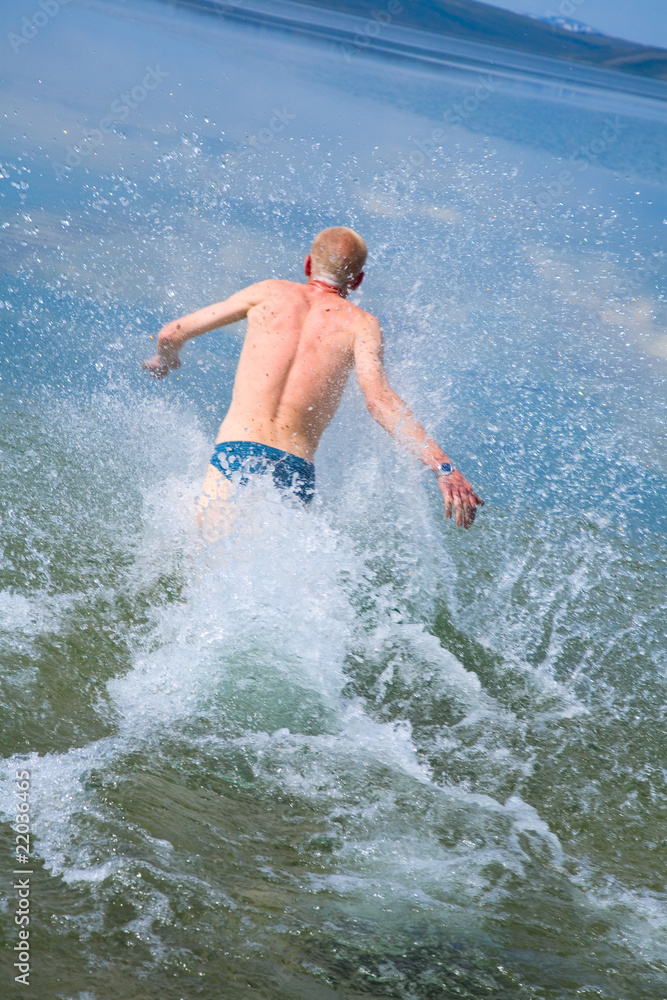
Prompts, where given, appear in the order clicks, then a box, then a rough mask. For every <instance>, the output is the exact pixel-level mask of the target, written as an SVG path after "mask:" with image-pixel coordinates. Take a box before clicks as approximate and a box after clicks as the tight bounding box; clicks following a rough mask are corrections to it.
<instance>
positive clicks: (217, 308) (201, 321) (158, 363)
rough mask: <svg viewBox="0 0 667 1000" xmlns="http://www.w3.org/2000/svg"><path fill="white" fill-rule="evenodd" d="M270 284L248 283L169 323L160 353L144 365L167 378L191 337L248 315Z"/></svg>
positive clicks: (161, 337) (159, 344)
mask: <svg viewBox="0 0 667 1000" xmlns="http://www.w3.org/2000/svg"><path fill="white" fill-rule="evenodd" d="M267 284H268V282H266V281H259V282H257V284H255V285H248V287H247V288H242V289H241V291H240V292H236V293H235V294H234V295H231V296H230V297H229V298H228V299H225V300H224V301H223V302H215V303H214V304H213V305H210V306H205V307H204V308H203V309H198V310H197V312H193V313H190V314H189V315H188V316H182V317H181V318H180V319H175V320H172V322H171V323H167V325H166V326H163V327H162V329H161V330H160V332H159V334H158V338H157V354H154V355H153V357H152V358H149V359H148V360H147V361H144V363H143V365H142V366H141V367H142V368H143V369H144V370H145V371H147V372H148V373H149V374H150V375H152V376H153V377H154V378H164V376H165V375H167V374H168V373H169V372H170V371H173V370H174V369H175V368H178V367H179V366H180V364H181V361H180V358H179V356H178V355H179V352H180V350H181V348H182V347H183V345H184V344H185V343H187V341H188V340H191V339H192V338H193V337H200V336H201V335H202V334H203V333H209V331H211V330H216V329H217V328H218V327H220V326H227V324H228V323H236V322H237V321H238V320H240V319H244V318H245V317H246V316H247V314H248V310H250V309H252V307H253V306H256V305H259V303H260V302H261V301H262V299H263V298H264V296H265V294H266V291H267V288H266V285H267Z"/></svg>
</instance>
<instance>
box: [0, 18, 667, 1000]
mask: <svg viewBox="0 0 667 1000" xmlns="http://www.w3.org/2000/svg"><path fill="white" fill-rule="evenodd" d="M24 14H25V9H24V5H22V4H18V3H17V4H13V5H12V4H10V5H8V6H7V7H6V8H5V11H3V16H4V18H5V19H6V22H7V26H6V29H5V33H4V34H6V32H7V31H12V30H14V27H13V25H14V24H15V23H16V24H17V25H19V26H20V23H21V17H22V16H23V15H24ZM3 37H4V35H3ZM10 51H11V50H10V48H9V47H8V46H5V52H6V54H7V53H9V52H10ZM149 71H150V72H152V74H153V75H152V76H150V77H149V79H148V80H147V83H148V84H149V85H152V84H155V86H154V88H153V89H150V88H149V86H144V80H145V78H146V75H147V73H149ZM165 74H167V75H165ZM566 75H567V74H565V71H564V76H566ZM600 79H602V78H600ZM2 88H3V103H4V105H5V108H6V112H5V115H6V116H5V118H4V119H3V128H2V133H0V143H1V144H2V146H1V149H0V158H1V162H2V175H3V179H2V180H1V181H0V192H1V193H2V198H1V201H0V205H1V206H2V221H1V222H0V225H2V227H3V228H2V229H0V265H1V271H2V273H1V276H0V281H1V283H2V284H1V286H0V300H2V303H3V308H2V310H1V311H0V321H1V323H2V327H1V334H0V336H1V341H0V343H1V347H2V350H1V351H0V356H1V357H0V360H1V364H2V370H1V371H0V374H1V375H2V383H1V387H2V409H1V424H0V434H1V440H2V443H1V445H0V448H1V450H2V455H1V456H0V457H1V458H2V465H1V472H0V475H1V489H0V501H1V502H2V505H3V506H2V529H1V533H2V556H1V557H0V558H1V561H0V576H1V579H0V588H1V589H0V642H1V646H0V648H1V651H2V668H1V674H0V683H1V685H2V688H1V690H2V698H1V707H2V724H1V726H0V733H1V737H0V739H1V740H2V751H3V754H4V756H5V757H6V758H7V764H6V769H5V772H4V774H5V775H6V777H7V780H6V781H5V782H4V783H3V791H2V799H1V803H2V814H3V819H4V820H5V822H4V823H3V824H2V843H1V845H0V847H1V852H2V856H3V857H4V858H5V869H6V872H7V884H8V885H9V879H10V877H11V876H10V874H9V873H10V871H11V867H12V852H13V846H14V839H15V832H14V830H13V829H12V823H11V817H12V816H13V813H14V804H13V801H14V800H13V798H12V789H13V784H12V781H11V779H12V778H13V774H14V771H15V769H16V767H17V766H27V767H29V768H30V770H31V773H32V789H31V801H32V806H33V813H34V820H33V830H34V838H35V841H34V848H35V860H34V868H35V872H36V874H35V875H34V877H33V880H32V896H31V901H32V906H33V914H34V923H33V932H34V937H33V949H34V950H33V959H32V976H31V983H32V987H33V994H34V995H35V996H37V997H39V998H40V1000H41V998H42V997H44V998H46V997H63V998H65V997H67V998H77V1000H90V998H95V1000H116V998H122V997H131V998H133V1000H144V998H146V1000H148V998H150V1000H154V998H155V1000H158V998H159V1000H172V998H173V1000H178V998H188V1000H189V998H194V997H201V998H205V1000H218V998H221V997H224V998H230V1000H231V998H233V1000H236V998H238V997H243V996H259V997H263V998H272V1000H273V998H283V997H284V998H287V997H289V998H294V997H298V998H301V997H303V998H334V997H345V998H356V997H361V996H377V997H392V998H401V1000H403V998H405V1000H408V998H410V1000H412V998H414V997H418V998H420V1000H421V998H429V1000H431V998H438V1000H439V998H450V997H454V996H456V997H465V998H478V997H479V998H481V997H494V998H496V997H499V998H500V997H507V998H510V997H511V998H521V1000H524V998H531V1000H532V998H535V1000H537V998H540V1000H542V998H549V1000H551V998H553V1000H556V998H557V1000H561V998H567V1000H569V998H574V997H584V998H586V1000H588V998H594V997H595V998H598V997H605V998H614V1000H621V998H623V1000H655V998H662V997H665V996H667V965H666V964H665V963H666V960H667V899H666V896H665V883H664V872H665V848H666V846H667V842H666V840H665V829H666V827H665V820H666V819H667V787H666V775H667V771H666V767H667V760H666V753H667V740H666V738H665V701H666V699H665V695H666V690H665V689H666V686H667V685H666V680H665V668H666V666H667V654H666V642H665V610H666V596H665V581H666V569H667V540H666V535H667V510H666V505H665V492H664V486H665V474H666V472H667V449H666V446H665V411H666V406H665V372H666V368H665V366H666V365H667V310H666V309H665V301H664V292H665V277H666V274H667V267H666V265H665V255H664V237H665V233H666V232H667V230H666V229H665V224H666V222H665V220H667V196H666V191H665V183H666V179H667V177H666V171H667V159H666V152H667V143H666V141H665V118H666V117H667V116H666V114H665V106H664V104H660V103H659V102H658V101H652V100H648V99H642V98H640V97H632V96H630V95H629V94H624V93H622V92H619V91H615V92H610V91H608V90H605V89H604V88H603V87H600V88H597V89H596V88H593V87H590V86H588V87H584V86H581V87H577V86H576V85H573V84H572V81H571V79H568V81H567V82H563V81H561V82H559V81H558V80H555V81H550V80H549V79H547V78H546V77H541V78H536V77H535V76H525V77H521V76H520V75H517V74H506V73H503V72H502V71H501V70H500V69H498V67H486V68H485V67H484V66H483V65H481V64H480V65H479V66H473V67H471V68H470V69H468V70H465V69H463V68H459V69H457V70H454V69H452V68H447V67H446V66H442V65H440V66H437V65H435V64H426V63H419V62H416V61H412V62H411V61H409V60H404V61H401V60H394V61H390V60H389V59H383V58H382V57H380V56H379V55H376V56H374V55H372V54H371V53H370V52H368V51H366V50H365V49H364V50H362V49H361V48H358V49H357V48H354V46H353V47H352V48H351V49H350V48H349V47H348V48H347V49H343V48H342V47H341V46H340V45H338V44H334V43H326V42H322V41H316V40H314V39H309V40H302V39H300V38H299V37H298V36H290V35H288V34H282V33H280V32H278V31H273V30H271V29H269V28H267V27H264V28H262V27H257V26H253V25H243V24H240V23H236V22H234V21H233V20H232V19H230V18H226V19H215V18H209V17H205V16H203V15H200V14H197V13H185V12H181V11H174V10H169V11H165V9H164V8H163V7H162V6H161V5H158V4H151V3H142V4H121V5H112V4H86V5H77V4H70V5H69V6H67V7H63V8H62V9H61V10H60V11H59V13H58V14H57V16H55V17H53V18H52V19H51V20H50V21H49V23H48V24H47V25H45V26H44V27H43V28H42V29H40V31H39V32H38V34H37V35H36V37H34V38H33V39H31V40H30V42H29V44H26V45H24V46H20V47H19V49H18V51H17V52H16V53H11V55H10V56H8V58H7V67H6V68H5V69H3V78H2ZM133 90H134V91H135V93H134V96H133V93H132V92H133ZM142 93H143V96H142ZM124 94H126V95H127V97H124V96H123V95H124ZM128 98H129V99H128ZM466 99H467V103H465V102H466ZM130 102H131V103H132V104H134V105H135V106H134V107H130ZM122 108H125V109H126V112H127V113H125V112H123V111H122V110H121V109H122ZM445 116H447V117H446V118H445ZM105 119H108V120H109V121H111V122H112V124H113V130H112V131H111V132H107V131H103V129H106V128H107V126H106V124H105V125H104V126H103V125H102V122H104V121H105ZM121 119H122V120H121ZM454 119H456V120H454ZM443 121H444V122H445V124H444V125H443ZM92 129H100V135H101V136H102V138H101V139H100V140H99V141H97V137H96V134H95V133H92V135H93V136H94V137H95V138H93V139H87V140H86V139H85V135H86V130H92ZM434 129H443V131H444V132H445V135H444V136H443V137H440V138H438V139H436V140H435V141H434V140H433V138H432V133H433V130H434ZM76 147H78V149H79V151H81V150H82V149H83V150H86V152H85V153H84V154H82V153H81V152H79V153H77V148H76ZM77 156H79V157H80V162H78V161H77ZM68 157H69V161H70V164H71V165H68V162H67V159H68ZM582 162H583V163H585V164H589V165H588V166H586V167H585V169H584V168H582V167H581V164H582ZM563 172H565V174H566V175H567V177H568V178H569V179H565V176H564V173H563ZM559 178H560V179H559ZM338 223H343V224H349V225H352V226H354V227H355V228H356V229H358V230H359V231H360V232H361V233H362V234H363V235H364V236H365V237H366V239H367V242H368V244H369V247H370V251H371V254H370V259H369V264H368V267H367V277H366V280H365V282H364V286H363V292H362V293H361V295H360V296H359V297H358V301H359V302H360V303H361V304H362V305H363V306H364V307H365V308H368V309H370V310H372V311H373V312H375V313H376V314H377V315H378V316H379V317H380V318H381V320H382V322H383V325H384V327H385V331H386V338H387V365H388V368H389V372H390V377H391V379H392V382H393V384H394V385H395V387H396V389H397V390H398V391H399V392H400V393H401V394H402V395H403V396H404V397H405V398H406V399H407V400H408V401H409V402H410V404H411V405H412V407H413V408H414V409H415V411H416V412H417V413H418V414H419V415H420V417H421V418H422V419H423V420H424V422H425V423H426V424H427V426H428V427H429V430H430V431H431V432H432V433H433V434H434V435H435V436H436V437H437V438H438V440H439V441H440V442H441V443H442V445H443V446H444V447H445V448H446V449H447V451H448V453H449V454H450V455H451V456H452V457H453V459H454V460H455V461H456V463H457V464H459V465H460V466H461V468H462V469H463V470H464V472H465V473H466V474H467V475H468V477H469V478H470V479H471V480H472V481H473V483H474V484H475V486H476V488H477V489H478V490H479V491H480V492H481V493H482V495H483V496H484V497H485V498H486V500H487V505H486V507H485V508H484V510H483V512H482V513H481V515H480V517H479V519H478V522H477V523H476V525H475V527H474V529H473V530H472V531H470V532H466V533H459V532H457V531H456V530H455V529H454V528H452V526H451V525H450V524H448V523H446V522H445V521H444V517H443V513H442V510H441V508H440V504H439V503H438V494H437V492H436V490H435V488H434V484H433V482H432V480H431V477H429V476H428V475H426V474H425V473H423V472H421V471H420V469H419V468H415V464H414V462H412V461H411V460H410V459H409V458H406V457H405V456H403V455H402V454H401V453H400V452H399V451H398V450H397V449H396V448H395V447H394V445H393V444H392V442H391V441H390V440H389V439H388V438H387V437H386V436H385V435H384V434H383V432H381V431H380V430H379V429H377V428H376V427H375V425H373V424H372V421H371V420H370V417H369V416H368V415H367V414H366V412H365V410H364V407H363V401H362V399H361V396H360V393H359V390H358V389H357V387H356V386H354V385H351V386H350V390H349V393H348V394H347V396H346V399H345V401H344V404H343V407H342V410H341V412H340V414H339V416H338V417H337V418H336V420H335V422H334V424H333V425H332V427H331V428H330V430H329V431H328V432H327V435H326V436H325V439H324V441H323V444H322V447H321V452H320V454H319V455H318V484H319V498H318V501H317V503H316V504H315V505H314V508H313V509H312V510H310V511H308V512H307V513H303V512H301V511H298V510H292V509H291V508H289V507H288V506H286V505H281V504H278V503H276V501H275V498H273V497H271V496H270V495H269V496H267V495H264V494H262V492H261V491H259V492H257V493H252V494H251V495H250V496H249V498H248V503H247V506H246V507H245V508H244V510H243V512H242V514H241V515H240V517H239V521H238V530H237V531H236V532H235V534H234V535H233V536H231V537H230V538H229V539H227V540H225V541H224V542H223V543H221V544H220V545H219V546H214V547H212V548H211V549H210V550H208V551H202V550H201V548H200V546H199V544H198V541H197V537H196V533H195V532H194V530H193V526H192V518H191V505H192V501H193V498H194V496H195V495H196V493H197V490H198V488H199V484H200V483H201V480H202V478H203V475H204V471H205V468H206V463H207V461H208V457H209V454H210V450H211V442H212V440H213V437H214V434H215V431H216V429H217V425H218V422H219V420H220V418H221V416H222V414H223V413H224V410H225V407H226V405H227V404H228V402H229V398H230V392H231V385H232V379H233V374H234V369H235V364H236V359H237V357H238V353H239V349H240V340H239V339H238V338H237V337H236V336H235V335H234V332H233V331H232V330H226V331H219V332H216V333H213V334H210V335H208V336H207V337H206V338H202V339H201V340H200V341H198V342H196V343H193V344H192V345H190V346H188V348H187V349H186V352H184V357H183V367H182V368H181V369H180V371H179V372H178V374H177V375H175V376H173V377H171V378H170V379H169V380H167V381H166V382H164V383H159V384H154V383H150V382H148V381H147V380H146V379H145V378H143V377H142V375H141V373H140V371H139V363H140V361H141V360H142V358H144V357H145V356H146V355H147V354H148V353H151V352H152V350H153V347H154V341H153V343H151V340H150V339H149V338H150V336H151V335H153V337H154V336H155V334H156V333H157V331H158V329H159V328H160V326H161V325H162V324H163V323H164V322H165V321H166V320H168V319H171V318H173V317H175V316H177V315H180V314H181V313H183V312H185V311H190V310H191V309H194V308H197V307H199V306H200V305H203V304H205V303H207V302H209V301H215V300H217V299H220V298H223V297H225V296H226V295H228V294H229V293H231V292H232V291H233V290H235V289H236V288H238V287H239V286H240V285H242V284H246V283H248V282H250V281H254V280H258V279H260V278H263V277H266V276H269V275H275V276H279V277H284V278H292V279H295V280H298V279H299V277H300V274H301V262H302V259H303V257H304V256H305V253H306V252H307V250H308V245H309V242H310V239H311V238H312V235H313V234H314V233H315V232H316V231H317V230H318V229H320V228H323V227H324V226H327V225H333V224H338ZM12 916H13V898H12V897H11V895H10V896H9V897H8V904H7V906H6V908H5V909H4V910H3V911H2V929H3V937H4V938H5V939H6V941H7V944H8V947H7V949H5V951H4V955H5V958H4V961H5V962H6V966H5V968H4V970H3V972H2V975H3V977H7V979H6V981H7V982H9V981H10V980H9V977H10V975H11V969H10V965H11V961H12V960H11V959H10V958H9V957H8V956H9V954H10V950H11V947H12V945H13V930H14V928H13V923H12ZM14 988H15V989H18V986H17V987H14Z"/></svg>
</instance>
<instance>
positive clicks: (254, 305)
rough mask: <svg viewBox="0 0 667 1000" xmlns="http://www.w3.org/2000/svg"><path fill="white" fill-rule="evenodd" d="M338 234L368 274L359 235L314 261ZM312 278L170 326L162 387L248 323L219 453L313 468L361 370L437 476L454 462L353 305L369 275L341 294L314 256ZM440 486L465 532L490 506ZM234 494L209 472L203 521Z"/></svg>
mask: <svg viewBox="0 0 667 1000" xmlns="http://www.w3.org/2000/svg"><path fill="white" fill-rule="evenodd" d="M328 234H333V236H332V238H331V239H332V240H333V243H332V245H333V246H334V247H335V248H339V247H340V246H342V247H343V251H344V250H345V248H346V247H347V246H349V247H350V259H352V255H353V254H354V252H355V250H356V252H357V258H355V259H358V258H359V249H358V245H357V244H356V243H355V242H354V240H356V241H359V244H361V246H362V247H363V256H362V257H361V258H360V259H361V261H362V265H363V259H365V244H364V243H363V241H362V240H361V237H358V236H357V234H356V233H353V232H352V230H345V229H343V228H342V227H337V228H336V229H332V230H325V231H324V232H323V233H320V234H319V236H318V237H317V238H316V241H315V243H314V244H313V252H314V251H315V250H316V248H318V247H319V250H320V253H321V252H322V247H324V249H325V251H326V249H327V247H328V244H327V242H326V241H327V236H328ZM341 234H342V236H341ZM348 234H351V235H348ZM353 238H354V240H353ZM318 240H319V241H320V242H319V244H318ZM336 241H337V242H336ZM346 259H347V258H346V257H345V253H344V252H343V253H342V256H341V253H340V252H339V253H338V266H339V268H340V267H341V264H340V261H341V260H342V262H343V265H344V264H345V260H346ZM316 263H317V262H316ZM350 266H352V265H350ZM304 270H305V272H306V276H307V277H308V279H309V280H308V282H307V283H306V284H300V283H298V282H293V281H280V280H275V279H271V280H269V281H260V282H258V283H257V284H254V285H250V286H248V287H247V288H244V289H242V290H241V291H240V292H237V293H236V294H235V295H232V296H231V297H230V298H228V299H226V300H225V301H223V302H218V303H216V304H214V305H211V306H207V307H206V308H204V309H200V310H199V311H197V312H195V313H191V314H190V315H189V316H185V317H183V318H182V319H180V320H176V321H174V322H172V323H168V324H167V325H166V326H165V327H164V328H163V329H162V330H161V331H160V333H159V335H158V351H157V354H155V355H154V357H152V358H150V359H149V360H148V361H145V362H144V365H143V367H144V368H145V369H146V370H147V371H148V372H149V373H150V374H151V375H153V376H155V377H157V378H162V377H164V376H165V375H167V374H168V372H169V371H170V370H173V369H175V368H177V367H178V366H179V365H180V359H179V356H178V355H179V351H180V349H181V348H182V346H183V345H184V344H185V343H186V342H187V341H188V340H189V339H191V338H192V337H197V336H200V335H201V334H203V333H207V332H208V331H210V330H213V329H215V328H217V327H220V326H226V325H227V324H229V323H235V322H237V321H238V320H240V319H243V318H245V317H247V320H248V327H247V332H246V335H245V341H244V344H243V349H242V351H241V357H240V359H239V363H238V368H237V371H236V378H235V381H234V389H233V393H232V402H231V405H230V407H229V410H228V411H227V414H226V416H225V418H224V420H223V422H222V424H221V425H220V430H219V431H218V436H217V438H216V444H217V443H220V442H223V441H254V442H257V443H258V444H263V445H269V446H270V447H272V448H278V449H280V450H281V451H285V452H289V453H290V454H292V455H297V456H299V457H300V458H303V459H305V460H306V461H308V462H312V461H313V460H314V458H315V453H316V451H317V446H318V444H319V442H320V439H321V437H322V434H323V433H324V430H325V429H326V427H327V425H328V424H329V423H330V421H331V419H332V417H333V415H334V414H335V412H336V410H337V408H338V405H339V403H340V400H341V397H342V395H343V391H344V389H345V385H346V382H347V379H348V376H349V374H350V372H351V370H352V369H353V368H355V369H356V374H357V378H358V380H359V384H360V386H361V388H362V390H363V392H364V395H365V398H366V403H367V406H368V410H369V412H370V414H371V416H372V417H373V418H374V419H375V420H376V421H377V422H378V423H379V424H380V425H381V426H382V427H384V428H385V430H386V431H388V433H389V434H391V435H392V436H393V437H394V438H396V440H398V441H399V442H400V443H401V444H403V445H404V446H405V447H407V448H408V450H409V451H411V452H412V453H413V454H414V455H415V457H416V458H418V459H419V461H421V462H422V463H423V464H424V465H426V466H428V467H429V468H431V469H433V471H434V472H437V471H438V469H439V466H440V465H441V463H443V462H449V459H448V458H447V455H446V454H445V452H444V451H443V450H442V448H440V446H439V445H438V444H437V443H436V442H435V441H434V440H433V439H432V438H430V437H429V436H428V435H427V433H426V431H425V430H424V428H423V427H422V425H421V424H420V423H419V422H418V421H417V420H416V419H415V417H414V416H413V415H412V413H411V412H410V410H409V409H408V407H407V406H406V404H405V403H404V402H403V400H402V399H400V397H399V396H397V395H396V393H395V392H394V391H393V389H392V388H391V386H390V385H389V381H388V379H387V375H386V372H385V369H384V364H383V361H382V331H381V329H380V324H379V323H378V321H377V319H376V318H375V317H374V316H372V315H371V314H370V313H367V312H365V311H364V310H363V309H360V308H359V307H358V306H356V305H353V304H352V303H350V302H348V301H347V300H346V295H347V294H348V292H349V291H350V290H351V289H352V288H356V287H357V286H358V285H359V284H360V283H361V280H362V278H363V271H362V270H361V269H360V268H359V269H358V270H357V272H356V273H355V274H353V275H352V276H349V275H347V276H346V277H344V278H343V280H341V283H340V284H338V285H336V284H334V283H333V282H332V281H330V280H329V273H330V271H329V267H327V268H326V270H325V273H326V274H327V277H326V279H325V278H323V277H322V276H321V271H320V272H318V271H315V273H313V270H314V268H313V260H312V258H311V255H309V256H308V257H306V261H305V268H304ZM349 270H350V268H348V271H349ZM342 273H343V274H345V273H346V272H345V271H343V272H342ZM437 482H438V486H439V487H440V489H441V491H442V494H443V496H444V500H445V515H446V516H447V517H452V512H453V513H454V516H455V518H456V523H457V525H459V526H461V527H465V528H469V527H470V526H471V525H472V523H473V521H474V520H475V514H476V510H477V507H478V506H480V505H482V503H483V501H482V500H481V499H480V497H478V496H477V494H475V493H474V492H473V490H472V487H471V486H470V483H469V482H468V481H467V480H466V479H465V478H464V476H463V475H462V474H461V473H460V472H458V471H457V470H455V471H454V472H453V473H451V474H450V475H447V476H441V475H440V476H438V479H437ZM233 488H234V487H233V484H232V483H230V481H229V480H228V479H226V478H225V477H224V476H223V475H222V474H221V473H220V472H219V471H218V469H216V468H215V467H214V466H212V465H209V467H208V472H207V475H206V479H205V482H204V486H203V491H202V498H201V501H200V513H204V514H206V513H211V507H216V508H222V507H223V506H224V504H225V501H226V500H227V499H228V498H229V496H230V495H231V492H232V491H233Z"/></svg>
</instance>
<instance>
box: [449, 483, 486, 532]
mask: <svg viewBox="0 0 667 1000" xmlns="http://www.w3.org/2000/svg"><path fill="white" fill-rule="evenodd" d="M438 485H439V486H440V489H441V490H442V495H443V497H444V499H445V517H446V518H451V517H452V512H453V514H454V518H455V520H456V524H457V526H458V527H459V528H471V527H472V525H473V524H474V522H475V517H476V516H477V507H478V506H479V507H483V506H484V501H483V500H482V498H481V497H479V496H477V494H476V493H474V492H473V490H472V488H471V487H470V486H469V485H468V484H467V483H466V484H465V485H464V484H458V483H452V482H447V481H445V480H443V479H439V480H438Z"/></svg>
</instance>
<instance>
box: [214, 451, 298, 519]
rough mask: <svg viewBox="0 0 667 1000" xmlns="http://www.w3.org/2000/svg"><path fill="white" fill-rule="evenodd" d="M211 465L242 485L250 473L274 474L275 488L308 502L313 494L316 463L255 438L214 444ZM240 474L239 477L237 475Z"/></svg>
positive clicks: (254, 474)
mask: <svg viewBox="0 0 667 1000" xmlns="http://www.w3.org/2000/svg"><path fill="white" fill-rule="evenodd" d="M211 465H213V466H215V468H216V469H217V470H218V471H219V472H221V473H222V474H223V476H225V478H226V479H229V480H231V481H232V482H240V483H241V485H245V483H247V482H248V481H249V478H250V476H256V475H268V474H269V473H270V474H271V475H272V476H273V482H274V485H275V486H276V488H277V489H279V490H280V491H281V492H283V493H289V494H291V495H292V496H295V497H296V498H297V500H300V501H301V503H303V504H308V503H310V501H311V500H312V499H313V497H314V496H315V466H314V465H313V463H312V462H307V461H306V460H305V458H299V456H298V455H291V454H290V453H289V452H288V451H280V450H279V449H278V448H271V447H270V446H269V445H268V444H257V442H256V441H221V442H220V444H217V445H216V446H215V450H214V452H213V455H212V457H211ZM239 473H240V478H239Z"/></svg>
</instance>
